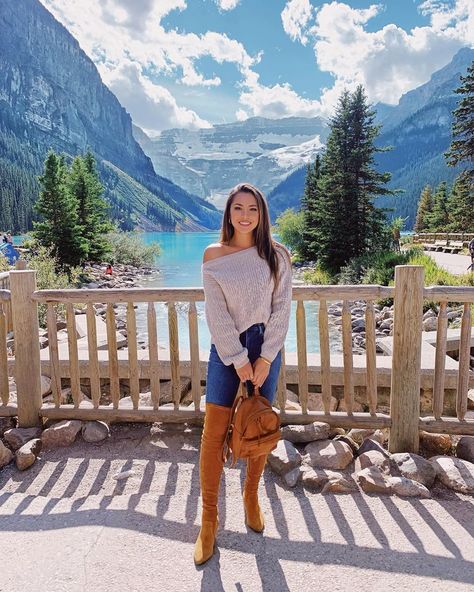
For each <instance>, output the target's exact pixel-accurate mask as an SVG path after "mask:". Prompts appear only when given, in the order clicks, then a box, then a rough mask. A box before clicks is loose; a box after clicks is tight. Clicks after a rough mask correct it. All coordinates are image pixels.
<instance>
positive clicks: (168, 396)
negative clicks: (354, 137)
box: [160, 378, 191, 405]
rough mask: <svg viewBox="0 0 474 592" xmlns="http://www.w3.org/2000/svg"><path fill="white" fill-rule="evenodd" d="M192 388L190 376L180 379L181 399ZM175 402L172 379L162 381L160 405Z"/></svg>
mask: <svg viewBox="0 0 474 592" xmlns="http://www.w3.org/2000/svg"><path fill="white" fill-rule="evenodd" d="M190 388H191V380H190V379H189V378H180V380H179V387H178V390H179V400H180V401H181V399H182V398H183V397H184V396H185V395H186V393H187V392H188V391H189V389H190ZM172 402H173V392H172V390H171V380H168V381H166V382H162V383H161V384H160V405H163V404H164V403H172Z"/></svg>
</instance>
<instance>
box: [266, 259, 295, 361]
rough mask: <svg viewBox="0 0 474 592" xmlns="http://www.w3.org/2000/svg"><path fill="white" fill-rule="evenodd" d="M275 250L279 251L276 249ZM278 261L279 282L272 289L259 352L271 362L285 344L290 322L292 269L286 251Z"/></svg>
mask: <svg viewBox="0 0 474 592" xmlns="http://www.w3.org/2000/svg"><path fill="white" fill-rule="evenodd" d="M282 250H283V249H282ZM277 252H278V253H281V251H280V250H278V249H277ZM279 263H280V268H279V283H278V286H277V288H276V289H274V290H273V294H272V312H271V315H270V318H269V319H268V322H267V324H266V326H265V333H264V339H263V345H262V349H261V352H260V353H261V355H262V356H263V357H264V358H266V359H267V360H269V361H270V362H273V360H274V359H275V358H276V356H277V354H278V352H279V351H280V350H281V348H282V347H283V345H284V344H285V338H286V334H287V332H288V327H289V324H290V313H291V296H292V269H291V260H290V258H289V255H288V254H287V253H286V252H283V253H282V255H281V257H280V262H279Z"/></svg>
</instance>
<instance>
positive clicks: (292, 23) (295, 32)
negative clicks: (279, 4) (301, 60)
mask: <svg viewBox="0 0 474 592" xmlns="http://www.w3.org/2000/svg"><path fill="white" fill-rule="evenodd" d="M312 12H313V7H312V6H311V4H310V2H309V0H290V1H289V2H288V3H287V4H286V6H285V8H284V9H283V11H282V13H281V20H282V23H283V29H284V30H285V33H287V34H288V35H289V36H290V37H291V39H293V41H296V40H299V41H301V43H302V44H303V45H306V43H307V41H308V37H307V36H306V35H305V34H304V33H303V30H304V29H305V28H306V26H307V24H308V23H309V21H310V20H311V16H312Z"/></svg>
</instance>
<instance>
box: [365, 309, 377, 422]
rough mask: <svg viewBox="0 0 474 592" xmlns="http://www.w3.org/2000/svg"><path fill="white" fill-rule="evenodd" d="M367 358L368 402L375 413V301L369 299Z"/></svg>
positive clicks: (373, 413) (366, 312)
mask: <svg viewBox="0 0 474 592" xmlns="http://www.w3.org/2000/svg"><path fill="white" fill-rule="evenodd" d="M365 359H366V366H367V384H366V390H367V403H368V404H369V412H370V414H371V415H375V413H376V410H377V361H376V360H377V358H376V344H375V312H374V303H373V301H372V300H368V301H367V304H366V308H365Z"/></svg>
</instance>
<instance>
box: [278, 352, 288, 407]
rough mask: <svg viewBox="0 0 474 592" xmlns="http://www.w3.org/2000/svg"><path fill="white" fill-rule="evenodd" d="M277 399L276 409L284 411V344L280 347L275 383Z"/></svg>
mask: <svg viewBox="0 0 474 592" xmlns="http://www.w3.org/2000/svg"><path fill="white" fill-rule="evenodd" d="M277 401H278V409H280V411H281V412H282V413H285V409H286V364H285V346H283V347H282V348H281V366H280V372H279V373H278V383H277Z"/></svg>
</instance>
